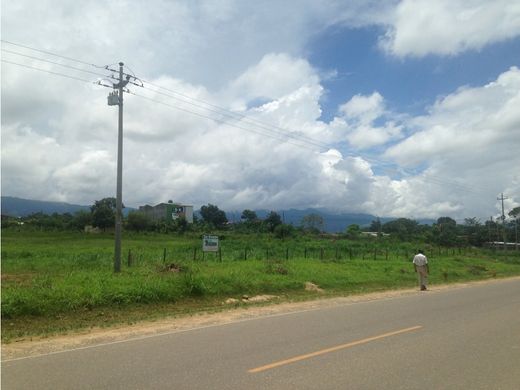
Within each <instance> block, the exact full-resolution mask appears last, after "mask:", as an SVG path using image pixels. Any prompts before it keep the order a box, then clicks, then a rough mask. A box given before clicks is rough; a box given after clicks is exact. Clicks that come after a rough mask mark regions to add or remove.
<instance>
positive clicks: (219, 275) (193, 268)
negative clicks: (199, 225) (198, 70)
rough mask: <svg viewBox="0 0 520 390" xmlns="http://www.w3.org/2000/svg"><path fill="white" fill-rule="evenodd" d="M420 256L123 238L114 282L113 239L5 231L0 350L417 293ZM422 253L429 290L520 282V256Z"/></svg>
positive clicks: (340, 247) (265, 241) (354, 244)
mask: <svg viewBox="0 0 520 390" xmlns="http://www.w3.org/2000/svg"><path fill="white" fill-rule="evenodd" d="M416 246H417V245H412V244H406V243H403V244H396V243H391V242H389V241H377V240H376V239H372V240H364V239H362V240H356V241H349V240H346V239H341V238H331V237H321V238H320V237H310V236H309V237H305V236H300V237H297V238H292V239H288V240H278V239H274V238H272V237H271V236H269V235H258V236H257V235H230V234H228V233H224V235H221V248H222V251H221V253H217V254H215V253H205V254H203V253H202V252H201V239H200V236H199V235H186V236H171V235H169V236H168V235H161V234H140V235H137V234H133V235H132V234H125V236H124V241H123V253H124V254H125V256H124V261H123V267H122V272H121V273H119V274H114V273H113V251H114V249H113V247H114V242H113V237H112V236H111V235H110V234H106V235H104V234H103V235H88V234H82V233H52V232H18V231H15V230H9V229H4V230H3V231H2V340H3V341H4V342H9V341H12V340H14V339H17V338H20V337H30V336H35V335H46V334H52V333H57V332H63V331H68V330H71V329H80V328H86V327H92V326H99V325H101V326H108V325H111V324H118V323H128V322H134V321H139V320H142V319H150V318H158V317H161V316H165V315H180V314H183V313H186V312H193V311H199V310H218V309H219V308H222V307H225V305H223V304H222V302H223V301H224V300H225V299H226V298H230V297H234V298H240V297H241V296H242V295H245V294H247V295H250V296H252V295H256V294H274V295H278V296H280V297H281V298H280V299H281V300H293V299H306V298H309V297H310V296H311V295H316V293H315V292H306V291H305V290H304V285H305V282H312V283H315V284H317V285H318V286H319V287H321V288H322V289H324V290H325V292H324V293H323V294H324V295H325V296H327V295H329V296H333V295H347V294H356V293H362V292H369V291H378V290H387V289H395V288H405V287H413V286H415V284H416V275H415V273H414V271H413V266H412V265H411V259H412V255H413V251H414V249H415V247H416ZM423 247H424V248H425V249H426V254H427V255H428V256H429V258H430V264H431V275H430V283H432V284H435V283H450V282H459V281H466V280H477V279H486V278H494V277H505V276H512V275H519V274H520V254H519V253H518V252H512V251H510V252H505V253H504V252H502V251H497V252H490V251H484V250H476V249H471V250H470V249H468V248H465V249H447V248H437V247H431V246H428V245H425V246H423ZM129 253H130V256H129ZM129 257H130V258H129Z"/></svg>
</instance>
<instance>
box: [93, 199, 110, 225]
mask: <svg viewBox="0 0 520 390" xmlns="http://www.w3.org/2000/svg"><path fill="white" fill-rule="evenodd" d="M90 211H91V212H92V224H93V225H94V226H96V227H98V228H100V229H103V230H105V229H106V228H109V227H113V226H114V225H115V218H116V198H103V199H101V200H96V201H95V202H94V205H92V206H91V207H90Z"/></svg>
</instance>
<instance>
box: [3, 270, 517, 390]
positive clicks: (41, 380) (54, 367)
mask: <svg viewBox="0 0 520 390" xmlns="http://www.w3.org/2000/svg"><path fill="white" fill-rule="evenodd" d="M423 388H429V389H472V390H473V389H520V280H518V279H515V280H504V281H497V282H492V283H489V284H479V285H473V286H469V287H464V288H456V289H444V290H439V291H429V292H424V293H419V292H418V293H417V294H415V295H408V296H404V297H399V298H392V299H382V300H377V301H369V302H360V303H354V304H349V305H343V306H337V307H332V308H326V309H319V310H311V311H305V312H298V313H290V314H287V315H279V316H271V317H264V318H258V319H255V320H250V321H244V322H239V323H234V324H228V325H219V326H214V327H208V328H204V329H196V330H192V331H188V332H179V333H171V334H167V335H161V336H155V337H150V338H146V339H140V340H130V341H126V342H119V343H113V344H109V345H101V346H94V347H90V348H86V349H80V350H74V351H67V352H61V353H55V354H51V355H45V356H39V357H32V358H23V359H18V360H11V361H4V362H3V363H2V389H9V390H10V389H24V390H27V389H52V390H57V389H284V390H285V389H423Z"/></svg>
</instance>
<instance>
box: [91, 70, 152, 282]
mask: <svg viewBox="0 0 520 390" xmlns="http://www.w3.org/2000/svg"><path fill="white" fill-rule="evenodd" d="M124 65H125V64H124V63H122V62H120V63H119V79H117V78H116V77H115V76H114V75H112V77H111V79H115V80H117V81H118V82H117V83H111V84H112V85H106V84H104V83H103V82H102V81H98V83H97V84H99V85H102V86H104V87H109V88H113V91H112V92H110V93H109V94H108V105H109V106H118V108H119V118H118V125H117V185H116V220H115V251H114V272H116V273H118V272H121V230H122V223H123V93H124V92H125V87H126V85H127V84H128V83H130V84H133V85H136V86H138V87H143V86H144V85H143V82H142V81H141V80H139V79H138V78H137V77H135V76H131V75H129V74H126V73H124V72H123V67H124ZM105 69H106V70H109V71H111V72H114V73H115V72H117V70H115V69H111V68H109V66H108V65H107V66H105ZM123 76H126V77H125V79H124V80H123ZM131 80H133V81H131ZM127 92H129V91H128V90H127Z"/></svg>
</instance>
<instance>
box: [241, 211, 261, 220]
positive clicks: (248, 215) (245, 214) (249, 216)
mask: <svg viewBox="0 0 520 390" xmlns="http://www.w3.org/2000/svg"><path fill="white" fill-rule="evenodd" d="M240 219H242V220H244V222H249V223H251V222H255V221H257V220H258V216H257V215H256V213H255V212H254V211H253V210H248V209H246V210H244V211H242V215H241V216H240Z"/></svg>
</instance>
